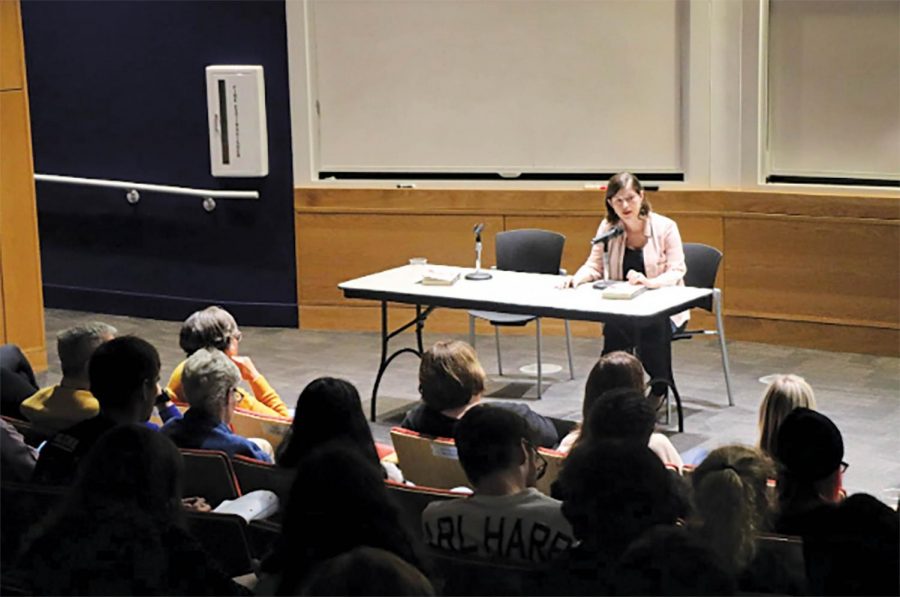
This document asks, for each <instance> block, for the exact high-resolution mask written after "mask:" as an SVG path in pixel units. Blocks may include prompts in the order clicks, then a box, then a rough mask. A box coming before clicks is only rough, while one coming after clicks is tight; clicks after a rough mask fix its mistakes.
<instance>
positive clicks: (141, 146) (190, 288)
mask: <svg viewBox="0 0 900 597" xmlns="http://www.w3.org/2000/svg"><path fill="white" fill-rule="evenodd" d="M284 13H285V10H284V1H283V0H282V1H248V0H244V1H226V2H209V1H202V2H185V1H179V2H45V1H35V0H26V1H25V2H23V3H22V19H23V23H24V30H25V55H26V61H27V69H28V87H29V89H28V91H29V95H30V101H31V126H32V135H33V141H34V158H35V172H38V173H42V174H62V175H69V176H84V177H91V178H107V179H118V180H131V181H137V182H149V183H158V184H171V185H177V186H188V187H196V188H210V189H249V190H258V191H259V192H260V197H261V198H260V200H258V201H254V200H227V199H222V200H219V201H218V208H217V209H216V210H215V212H213V213H212V214H208V213H206V212H205V211H203V209H201V207H200V202H201V199H200V198H193V197H184V196H175V195H165V194H156V193H142V198H141V201H140V203H139V204H138V205H136V206H131V205H129V204H128V203H127V202H126V201H125V199H124V196H125V192H124V191H118V190H111V189H109V190H108V189H97V188H88V187H75V186H69V185H61V184H55V183H46V182H40V183H37V201H38V225H39V230H40V237H41V263H42V267H43V278H44V298H45V303H46V305H47V306H48V307H62V308H72V309H82V310H91V311H99V312H106V313H123V314H129V315H139V316H145V317H156V318H163V319H176V320H178V319H183V318H184V317H186V316H187V315H188V314H189V313H190V312H191V311H193V310H195V309H197V308H201V307H203V306H206V305H208V304H212V303H214V304H219V305H222V306H224V307H226V308H227V309H229V310H230V311H232V313H234V314H235V316H236V317H237V318H238V321H239V322H241V323H244V324H247V325H285V326H291V325H296V324H297V296H296V273H295V267H294V229H293V208H292V186H293V183H292V172H291V137H290V115H289V98H288V80H287V40H286V30H285V14H284ZM210 64H261V65H263V67H264V69H265V81H266V111H267V115H268V132H269V172H270V174H269V175H268V176H267V177H265V178H255V179H217V178H213V177H212V176H211V175H210V166H209V141H208V132H207V115H206V84H205V74H204V68H205V67H206V66H207V65H210Z"/></svg>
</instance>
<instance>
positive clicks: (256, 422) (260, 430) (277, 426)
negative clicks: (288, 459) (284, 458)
mask: <svg viewBox="0 0 900 597" xmlns="http://www.w3.org/2000/svg"><path fill="white" fill-rule="evenodd" d="M231 428H232V430H233V431H234V432H235V433H237V434H238V435H241V436H243V437H258V438H262V439H264V440H267V441H268V442H269V443H270V444H272V449H273V450H275V451H276V452H277V451H278V446H280V445H281V442H283V441H284V438H285V437H286V436H287V434H288V431H290V429H291V420H290V419H286V418H284V417H269V416H267V415H260V414H257V413H250V412H247V411H242V410H237V409H235V411H234V415H232V417H231Z"/></svg>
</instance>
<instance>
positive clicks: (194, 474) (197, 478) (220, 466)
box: [181, 448, 241, 508]
mask: <svg viewBox="0 0 900 597" xmlns="http://www.w3.org/2000/svg"><path fill="white" fill-rule="evenodd" d="M181 455H182V456H183V457H184V490H183V494H184V496H185V497H195V496H200V497H202V498H203V499H205V500H206V501H207V503H208V504H209V505H210V506H212V507H213V508H215V507H216V506H218V505H219V504H220V503H222V500H233V499H235V498H237V497H240V496H241V489H240V485H238V481H237V476H236V475H235V474H234V468H233V467H232V465H231V459H230V458H228V454H226V453H225V452H219V451H218V450H193V449H187V448H182V449H181Z"/></svg>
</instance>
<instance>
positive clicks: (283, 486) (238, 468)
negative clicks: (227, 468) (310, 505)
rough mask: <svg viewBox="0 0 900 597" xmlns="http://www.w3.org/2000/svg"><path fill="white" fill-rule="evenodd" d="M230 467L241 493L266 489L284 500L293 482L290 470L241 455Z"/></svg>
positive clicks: (235, 458) (292, 474)
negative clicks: (232, 468)
mask: <svg viewBox="0 0 900 597" xmlns="http://www.w3.org/2000/svg"><path fill="white" fill-rule="evenodd" d="M231 465H232V467H234V474H235V476H236V477H237V483H238V487H240V488H241V492H242V493H249V492H251V491H256V490H257V489H268V490H269V491H274V492H275V494H276V495H277V496H278V497H279V499H286V498H287V495H288V494H289V493H290V490H291V484H292V483H293V482H294V471H293V470H291V469H286V468H283V467H280V466H275V465H274V464H268V463H266V462H260V461H259V460H256V459H254V458H250V457H248V456H241V455H238V456H235V457H234V458H233V459H232V460H231Z"/></svg>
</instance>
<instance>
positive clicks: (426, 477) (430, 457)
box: [391, 427, 469, 489]
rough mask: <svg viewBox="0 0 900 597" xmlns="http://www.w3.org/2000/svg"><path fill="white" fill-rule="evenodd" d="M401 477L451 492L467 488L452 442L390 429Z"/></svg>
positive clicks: (467, 482)
mask: <svg viewBox="0 0 900 597" xmlns="http://www.w3.org/2000/svg"><path fill="white" fill-rule="evenodd" d="M391 441H393V442H394V448H395V449H396V450H397V457H398V459H399V460H400V468H401V469H402V470H403V476H404V477H406V478H407V479H409V480H410V481H412V482H413V483H415V484H416V485H425V486H426V487H435V488H437V489H452V488H454V487H459V486H460V485H466V486H469V480H468V479H467V478H466V473H465V471H463V468H462V465H461V464H460V463H459V458H458V457H457V455H456V445H455V444H454V443H453V440H452V439H448V438H435V437H429V436H427V435H421V434H419V433H416V432H415V431H410V430H409V429H403V428H401V427H394V428H392V429H391Z"/></svg>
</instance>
